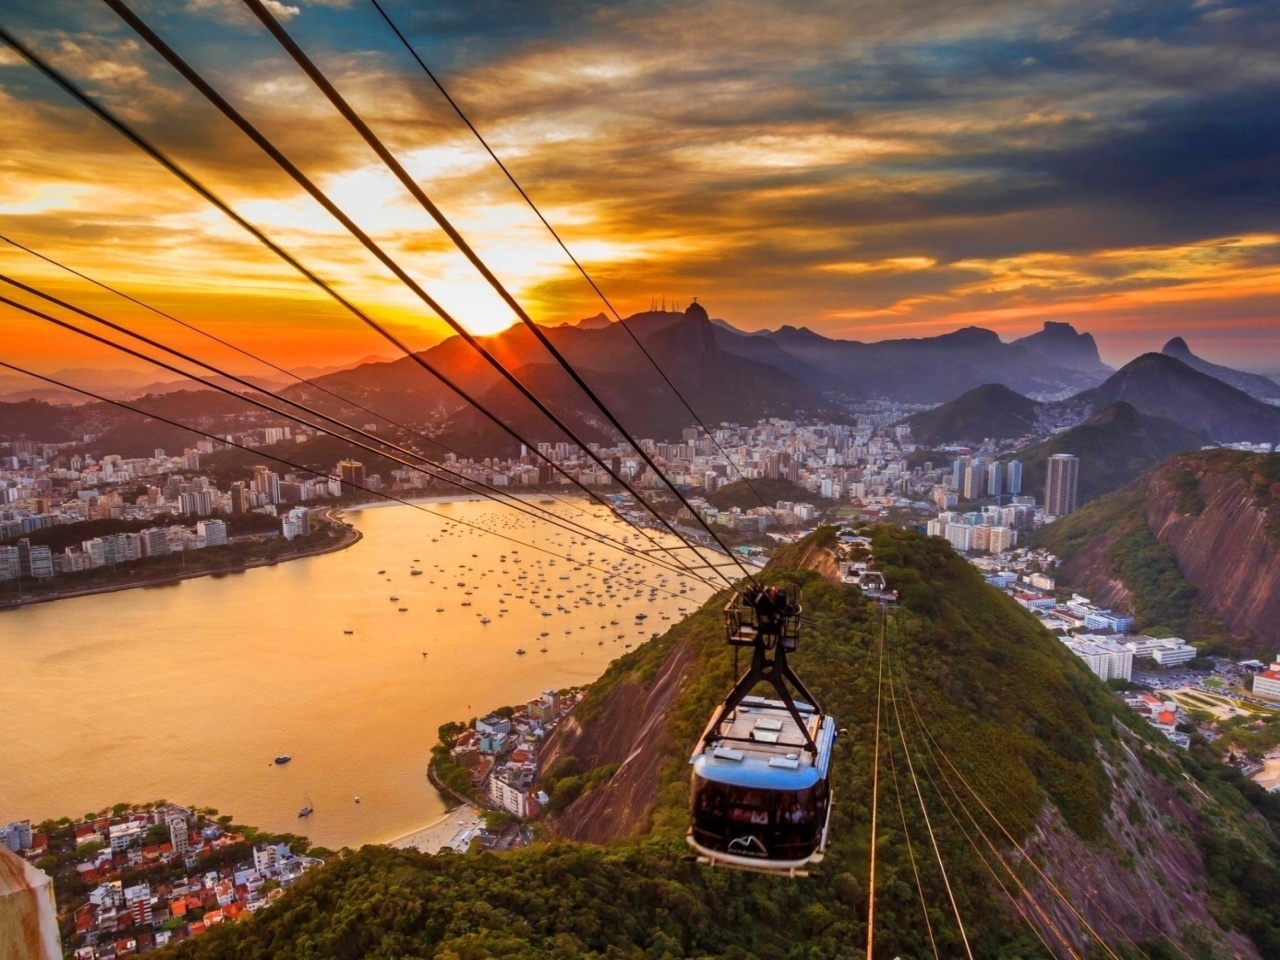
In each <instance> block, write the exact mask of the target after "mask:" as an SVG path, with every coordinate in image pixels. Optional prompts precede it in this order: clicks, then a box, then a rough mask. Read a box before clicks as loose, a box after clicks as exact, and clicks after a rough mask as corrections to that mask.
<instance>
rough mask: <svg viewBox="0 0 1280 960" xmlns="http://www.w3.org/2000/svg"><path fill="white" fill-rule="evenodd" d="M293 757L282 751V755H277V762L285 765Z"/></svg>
mask: <svg viewBox="0 0 1280 960" xmlns="http://www.w3.org/2000/svg"><path fill="white" fill-rule="evenodd" d="M292 759H293V757H291V756H289V755H288V754H287V753H282V754H280V756H278V757H276V763H278V764H280V765H281V766H284V765H285V764H286V763H288V762H289V761H290V760H292Z"/></svg>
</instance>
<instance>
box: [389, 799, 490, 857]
mask: <svg viewBox="0 0 1280 960" xmlns="http://www.w3.org/2000/svg"><path fill="white" fill-rule="evenodd" d="M480 816H481V811H480V810H479V808H477V807H475V806H473V805H472V804H470V803H464V804H461V805H459V806H456V807H453V808H452V809H451V810H449V811H447V812H446V813H445V814H444V815H443V816H442V817H440V818H439V819H437V820H433V821H431V823H428V824H427V825H426V826H423V827H419V828H418V829H417V830H411V831H410V832H409V833H406V834H404V835H403V836H400V837H396V838H395V839H394V840H386V841H383V842H382V843H381V844H380V845H381V846H385V847H393V848H395V849H397V850H417V851H418V852H420V853H430V854H435V853H439V852H440V851H441V850H443V849H444V848H445V847H452V848H453V849H454V850H457V851H458V852H459V853H465V852H466V849H467V846H468V844H470V842H471V837H472V836H473V835H474V833H475V830H476V829H477V828H478V827H479V826H480V824H481V819H480Z"/></svg>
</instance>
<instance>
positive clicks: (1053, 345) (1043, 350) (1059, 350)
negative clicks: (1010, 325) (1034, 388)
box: [1013, 320, 1111, 373]
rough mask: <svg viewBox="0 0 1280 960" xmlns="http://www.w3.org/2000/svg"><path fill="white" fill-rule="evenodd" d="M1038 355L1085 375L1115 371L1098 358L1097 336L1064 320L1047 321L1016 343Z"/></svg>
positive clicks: (1017, 345) (1015, 341)
mask: <svg viewBox="0 0 1280 960" xmlns="http://www.w3.org/2000/svg"><path fill="white" fill-rule="evenodd" d="M1013 345H1014V346H1015V347H1023V348H1024V349H1026V350H1028V351H1029V352H1030V353H1031V354H1033V355H1034V356H1037V357H1040V358H1041V359H1043V360H1047V361H1049V362H1051V363H1056V364H1060V365H1061V366H1064V367H1069V368H1070V369H1072V370H1079V371H1081V372H1084V373H1102V372H1110V370H1111V368H1110V367H1108V366H1107V365H1106V364H1105V363H1103V362H1102V358H1101V357H1100V356H1099V355H1098V344H1097V343H1096V342H1094V339H1093V334H1091V333H1081V332H1080V331H1078V330H1077V329H1076V328H1075V327H1073V326H1072V325H1071V324H1069V323H1066V322H1064V321H1061V320H1046V321H1044V325H1043V326H1042V327H1041V328H1040V330H1039V331H1038V332H1036V333H1033V334H1031V335H1029V336H1026V337H1022V338H1021V339H1019V340H1014V341H1013Z"/></svg>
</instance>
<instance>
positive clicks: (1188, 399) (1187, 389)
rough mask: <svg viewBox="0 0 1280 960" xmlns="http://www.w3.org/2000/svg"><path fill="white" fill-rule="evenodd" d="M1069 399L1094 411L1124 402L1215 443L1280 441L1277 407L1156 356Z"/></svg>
mask: <svg viewBox="0 0 1280 960" xmlns="http://www.w3.org/2000/svg"><path fill="white" fill-rule="evenodd" d="M1073 400H1075V401H1082V402H1085V403H1088V404H1090V405H1091V406H1092V407H1093V409H1094V410H1101V409H1103V408H1104V407H1107V406H1109V405H1111V404H1113V403H1115V402H1116V401H1117V400H1123V401H1125V402H1127V403H1129V404H1131V405H1132V406H1133V407H1134V408H1136V409H1137V410H1138V412H1140V413H1144V414H1147V415H1148V416H1153V417H1164V418H1165V419H1167V420H1173V421H1175V422H1177V423H1180V424H1182V426H1184V427H1186V428H1187V429H1188V430H1195V431H1200V432H1202V433H1204V434H1206V435H1207V436H1208V437H1209V438H1210V439H1211V440H1213V441H1215V442H1223V443H1234V442H1238V441H1248V442H1252V443H1275V442H1276V441H1277V440H1280V408H1277V407H1272V406H1269V405H1268V404H1265V403H1262V402H1261V401H1260V400H1256V399H1255V398H1253V397H1251V396H1249V394H1247V393H1245V392H1244V391H1243V390H1239V389H1237V388H1236V387H1233V386H1231V385H1230V384H1228V383H1224V382H1223V381H1221V380H1219V379H1217V378H1216V377H1213V376H1210V375H1209V374H1206V373H1201V372H1200V371H1199V370H1195V369H1193V368H1192V367H1190V366H1188V365H1187V364H1185V363H1183V362H1182V361H1181V360H1179V359H1177V358H1175V357H1171V356H1166V355H1165V354H1160V353H1144V354H1143V355H1142V356H1140V357H1137V358H1136V359H1134V360H1132V361H1130V362H1129V363H1127V364H1126V365H1125V366H1123V367H1122V368H1120V370H1118V371H1117V372H1116V373H1115V374H1114V375H1112V376H1111V377H1109V378H1107V380H1106V382H1105V383H1103V384H1101V385H1100V386H1098V387H1096V388H1094V389H1092V390H1086V391H1084V392H1083V393H1081V394H1079V395H1078V396H1076V397H1074V398H1073Z"/></svg>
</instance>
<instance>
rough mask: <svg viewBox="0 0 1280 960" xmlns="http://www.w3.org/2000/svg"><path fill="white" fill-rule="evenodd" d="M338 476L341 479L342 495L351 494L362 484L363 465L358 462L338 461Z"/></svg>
mask: <svg viewBox="0 0 1280 960" xmlns="http://www.w3.org/2000/svg"><path fill="white" fill-rule="evenodd" d="M338 476H339V477H341V478H342V487H343V493H352V492H354V491H355V490H356V489H357V488H359V487H363V486H364V485H365V484H364V464H363V463H361V462H360V461H359V460H339V461H338Z"/></svg>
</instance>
